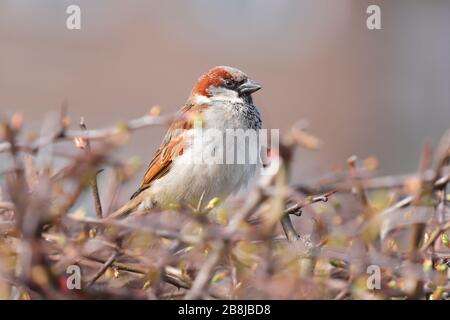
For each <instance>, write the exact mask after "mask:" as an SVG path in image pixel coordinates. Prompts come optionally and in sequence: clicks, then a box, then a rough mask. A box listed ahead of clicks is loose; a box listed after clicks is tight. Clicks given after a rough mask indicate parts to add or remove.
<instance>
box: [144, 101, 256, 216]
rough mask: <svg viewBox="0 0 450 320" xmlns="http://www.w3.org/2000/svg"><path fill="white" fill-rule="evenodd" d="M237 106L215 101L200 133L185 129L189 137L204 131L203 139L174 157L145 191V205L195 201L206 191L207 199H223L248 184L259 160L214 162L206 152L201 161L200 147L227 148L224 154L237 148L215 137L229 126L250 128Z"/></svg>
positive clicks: (205, 113)
mask: <svg viewBox="0 0 450 320" xmlns="http://www.w3.org/2000/svg"><path fill="white" fill-rule="evenodd" d="M242 107H244V106H242ZM238 108H239V106H236V105H235V104H234V105H230V104H229V102H223V103H219V102H215V103H214V110H212V109H211V110H207V111H205V112H204V113H203V116H204V117H203V121H204V124H205V127H204V129H205V130H203V131H202V132H201V133H200V130H195V129H194V130H189V131H188V132H186V134H187V135H188V136H189V137H190V141H193V139H197V138H198V135H199V134H202V135H203V139H201V140H195V141H197V142H198V141H201V144H200V145H196V146H195V147H194V146H193V145H192V144H191V145H189V147H187V148H185V149H184V153H183V155H181V156H180V157H178V158H177V159H176V160H175V161H174V163H173V166H172V167H171V169H170V171H169V172H168V173H167V174H166V175H165V176H163V177H161V178H160V179H158V180H156V181H155V182H154V183H153V184H152V186H151V187H150V188H148V189H147V190H145V191H143V192H145V193H146V195H148V197H146V198H148V202H147V203H144V204H143V207H146V208H148V207H151V206H152V205H153V203H154V202H156V203H158V205H160V206H162V207H164V206H168V205H170V204H173V203H180V202H181V201H186V202H188V203H191V204H196V203H197V202H198V200H199V199H200V197H201V196H202V194H203V193H204V201H205V203H207V201H209V200H210V199H212V198H214V197H219V198H221V199H222V200H224V199H225V198H226V197H228V196H229V195H230V194H231V193H233V192H236V191H238V190H239V189H240V188H241V187H242V186H245V185H246V184H247V182H248V181H249V180H250V179H251V178H252V177H253V175H254V173H255V171H256V169H257V167H258V165H257V164H249V163H247V164H236V163H228V164H227V163H211V161H210V160H211V157H208V156H206V158H205V154H203V157H202V158H203V160H207V161H199V159H200V155H199V151H203V152H204V153H206V154H208V150H216V152H219V153H220V152H224V153H225V155H226V154H229V152H232V151H233V150H231V149H230V148H235V145H234V144H231V145H230V144H225V148H224V147H223V145H220V144H219V143H218V139H213V137H212V136H214V135H216V134H217V132H219V133H220V134H223V133H224V132H225V130H226V129H244V130H247V129H249V121H248V119H245V117H243V116H242V115H243V113H242V112H240V110H239V109H238ZM209 129H216V130H209ZM209 135H211V137H210V136H209ZM219 140H220V139H219ZM235 151H236V150H235ZM244 151H245V150H242V146H241V150H238V151H237V152H244ZM216 159H218V157H217V158H216ZM224 160H226V159H224ZM205 162H206V163H205ZM219 162H224V161H219ZM141 209H143V208H141Z"/></svg>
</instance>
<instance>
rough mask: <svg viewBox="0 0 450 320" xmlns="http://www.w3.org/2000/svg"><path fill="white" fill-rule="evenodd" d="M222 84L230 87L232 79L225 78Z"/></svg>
mask: <svg viewBox="0 0 450 320" xmlns="http://www.w3.org/2000/svg"><path fill="white" fill-rule="evenodd" d="M223 84H224V86H225V87H227V88H232V87H233V81H231V80H230V79H225V80H224V81H223Z"/></svg>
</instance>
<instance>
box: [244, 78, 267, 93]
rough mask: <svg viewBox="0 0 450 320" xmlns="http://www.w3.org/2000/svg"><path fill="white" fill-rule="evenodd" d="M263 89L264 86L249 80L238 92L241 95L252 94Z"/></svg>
mask: <svg viewBox="0 0 450 320" xmlns="http://www.w3.org/2000/svg"><path fill="white" fill-rule="evenodd" d="M261 88H262V86H261V85H260V84H259V83H257V82H256V81H253V80H250V79H249V80H247V81H245V82H244V83H243V84H241V85H240V86H239V88H238V90H239V92H240V93H241V94H251V93H253V92H256V91H258V90H259V89H261Z"/></svg>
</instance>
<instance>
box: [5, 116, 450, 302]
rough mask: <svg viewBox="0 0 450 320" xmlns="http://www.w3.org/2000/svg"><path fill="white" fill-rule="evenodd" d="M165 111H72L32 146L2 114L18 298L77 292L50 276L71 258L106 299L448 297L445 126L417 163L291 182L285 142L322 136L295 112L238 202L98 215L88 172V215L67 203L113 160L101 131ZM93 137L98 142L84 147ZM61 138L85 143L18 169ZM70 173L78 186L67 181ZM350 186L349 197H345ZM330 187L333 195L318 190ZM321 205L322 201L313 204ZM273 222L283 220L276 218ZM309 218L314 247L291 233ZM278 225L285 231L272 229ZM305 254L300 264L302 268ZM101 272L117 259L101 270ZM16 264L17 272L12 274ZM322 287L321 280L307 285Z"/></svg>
mask: <svg viewBox="0 0 450 320" xmlns="http://www.w3.org/2000/svg"><path fill="white" fill-rule="evenodd" d="M171 118H172V117H161V116H156V115H145V116H143V117H141V118H138V119H135V120H132V121H129V122H127V123H124V124H121V125H118V126H112V127H108V128H103V129H97V130H88V129H87V128H86V125H85V123H84V120H82V121H81V123H80V130H70V129H68V124H67V120H66V117H65V115H62V116H61V124H60V128H59V129H58V130H56V131H55V130H54V131H53V132H55V133H53V134H51V135H46V136H43V137H40V138H39V139H37V140H35V141H33V142H31V143H24V142H19V141H17V136H18V134H17V133H18V132H19V130H20V129H21V121H20V117H18V116H16V118H15V119H14V121H11V123H6V124H3V126H5V128H6V130H4V132H7V133H8V135H7V136H6V139H2V140H3V142H1V143H0V153H2V152H3V153H9V156H10V157H11V158H12V159H13V160H14V161H13V166H14V167H13V168H12V170H10V171H8V172H7V173H5V175H4V176H2V177H5V179H7V186H8V188H7V191H8V192H6V193H4V192H0V233H1V235H2V238H1V239H0V284H1V283H2V282H5V283H7V284H8V286H9V288H10V289H11V291H14V290H16V291H17V290H18V292H19V296H21V295H23V296H27V297H28V296H29V297H31V298H56V297H58V298H68V297H70V298H74V297H76V295H74V293H73V292H70V291H69V292H68V291H67V290H64V289H65V288H64V287H61V285H62V284H63V282H61V281H59V280H58V279H60V277H61V276H64V270H65V267H66V266H67V265H69V264H72V263H78V264H79V265H81V266H83V278H84V279H85V280H84V281H83V283H84V285H85V286H84V288H83V290H82V293H83V294H85V295H86V296H85V297H92V298H95V297H98V295H99V294H100V292H103V293H104V294H106V295H107V296H108V297H129V298H145V297H147V298H160V299H164V298H173V297H180V298H184V299H198V298H208V299H209V298H221V299H223V298H277V299H279V298H288V299H299V298H325V299H332V298H338V299H345V298H356V299H361V298H362V299H365V298H373V297H374V296H376V297H378V298H386V299H390V298H402V297H409V298H420V299H427V298H429V299H445V298H447V297H448V294H449V288H450V285H449V279H448V278H446V277H445V276H443V275H444V274H445V271H446V270H447V268H448V267H447V266H448V264H449V259H450V253H449V250H448V249H449V243H448V242H449V240H448V234H447V233H446V232H448V231H449V230H450V221H448V214H447V213H448V206H449V205H448V200H449V195H448V194H447V186H448V183H449V176H450V169H449V156H450V130H449V132H448V133H446V134H445V135H444V137H443V138H442V140H441V143H440V145H439V146H438V148H437V149H436V152H435V153H434V159H433V163H432V164H429V161H428V159H429V158H430V154H431V151H430V150H429V148H424V153H423V156H422V159H421V161H420V166H419V170H418V172H416V173H413V174H408V175H400V176H386V177H375V176H373V171H371V170H372V169H367V168H365V167H363V166H361V165H360V163H359V161H358V160H357V158H356V157H352V158H350V159H349V161H348V165H349V167H348V170H343V171H340V172H334V173H332V174H329V175H326V176H324V177H321V178H319V179H317V180H316V181H314V182H312V183H306V184H302V185H299V184H295V183H293V184H292V186H288V184H289V183H288V182H287V180H288V177H289V171H290V167H291V166H293V165H294V162H293V161H292V158H293V154H294V149H295V148H296V147H297V146H301V147H304V148H306V149H311V150H317V149H319V148H320V146H321V145H322V142H321V141H320V140H319V139H317V138H316V137H314V136H313V135H312V134H310V133H309V132H307V130H306V129H307V127H306V125H305V123H298V124H296V125H295V126H294V127H293V128H292V130H291V131H290V132H289V133H288V135H287V136H286V137H284V139H283V140H282V143H281V146H280V154H279V155H274V156H275V157H274V158H278V159H279V161H272V162H271V163H270V166H277V167H276V170H272V171H271V172H275V173H274V174H272V175H267V176H263V177H262V178H261V180H260V181H259V183H258V185H257V186H256V187H255V188H254V189H253V190H252V191H251V192H250V193H249V194H248V195H247V196H246V198H245V200H244V201H243V202H239V201H240V200H237V201H236V203H235V204H233V203H231V204H230V207H229V208H227V209H222V208H215V207H214V206H212V207H208V205H210V204H206V206H205V208H203V207H204V204H203V203H202V201H200V202H199V204H198V206H197V208H190V207H188V208H184V207H182V208H178V209H173V210H172V209H171V210H165V211H160V210H156V211H155V212H150V213H148V214H147V215H137V216H136V217H133V218H131V219H128V220H113V219H103V218H102V207H101V201H100V196H99V192H98V191H99V190H98V188H99V186H98V182H97V179H96V176H95V179H93V180H92V184H91V189H92V190H91V191H92V196H93V198H94V203H95V214H94V213H90V211H91V210H88V211H89V212H88V213H86V212H84V210H83V209H81V208H74V209H72V207H74V206H75V204H76V203H77V201H78V200H79V198H80V197H81V195H82V194H83V193H84V191H85V187H84V184H83V182H82V181H81V180H82V179H80V172H84V171H85V170H86V168H92V167H94V168H98V167H99V166H101V165H103V164H105V163H106V162H107V161H110V159H109V158H108V155H107V153H106V149H110V148H111V145H108V147H107V148H102V146H104V145H106V143H107V142H108V140H110V138H112V137H113V136H115V135H119V134H121V133H124V132H128V131H134V130H138V129H141V128H145V127H149V126H154V125H163V124H166V123H167V122H168V121H169V120H170V119H171ZM93 140H96V141H97V142H98V145H99V147H98V148H97V147H96V148H95V149H94V148H93V146H91V144H90V142H91V141H93ZM61 141H74V142H75V144H76V145H77V146H78V147H80V148H82V149H84V150H85V151H86V154H85V155H84V156H83V157H77V158H73V159H70V158H69V160H71V163H69V164H68V165H67V166H66V167H64V168H62V170H60V171H59V172H60V173H59V174H55V173H52V172H46V171H43V172H40V171H39V170H38V169H36V168H25V169H27V170H24V168H23V167H24V166H27V165H28V164H27V163H26V162H22V161H21V152H26V153H32V154H33V153H36V152H38V151H39V149H40V148H42V147H44V146H47V145H52V144H55V143H58V142H61ZM113 147H115V146H113ZM91 148H92V149H91ZM93 157H95V159H94V160H93V159H92V158H93ZM117 170H118V172H119V173H120V176H121V178H120V179H118V181H119V182H120V183H123V181H125V180H126V178H127V177H129V176H130V175H132V173H130V170H129V168H118V169H117ZM25 171H27V172H35V174H34V175H32V176H33V177H34V178H33V181H29V180H30V179H31V178H30V176H29V175H27V174H22V172H25ZM55 177H57V178H55ZM21 179H22V181H21ZM94 180H95V181H94ZM68 181H70V182H71V184H74V182H75V186H74V187H72V188H69V187H68V186H67V184H66V182H68ZM378 190H381V191H384V192H385V193H386V195H385V198H384V199H385V200H384V202H383V203H382V205H380V203H377V201H378V202H380V201H379V200H377V197H379V194H377V195H376V196H374V195H375V192H374V191H378ZM0 191H2V190H0ZM109 191H110V190H105V192H109ZM354 191H356V194H357V195H358V201H357V203H354V199H351V200H348V199H346V198H345V196H346V195H345V194H346V193H348V192H354ZM331 196H333V198H332V199H333V201H328V200H329V198H330V197H331ZM349 201H350V202H349ZM319 202H322V203H323V205H322V206H314V205H313V204H315V203H319ZM343 206H346V207H345V209H343ZM206 207H208V209H206ZM306 207H308V208H306ZM319 207H320V208H319ZM422 207H427V208H431V209H432V210H434V212H435V213H436V215H435V217H432V218H431V219H430V220H429V221H428V220H427V221H416V220H412V221H409V220H408V219H410V216H414V212H415V211H414V209H416V208H418V209H420V208H422ZM349 208H350V209H349ZM303 209H304V210H305V212H306V213H304V214H302V210H303ZM306 209H307V210H306ZM405 210H408V211H407V212H406V213H405ZM300 216H301V218H300V219H297V217H300ZM392 216H404V220H405V221H403V222H407V223H404V224H401V225H396V224H392V223H391V222H390V224H389V228H385V227H386V223H387V220H388V219H389V217H392ZM293 218H294V219H293ZM280 220H281V229H280V228H278V227H276V225H275V223H274V222H276V223H277V224H278V221H280ZM255 221H256V222H257V223H255ZM308 221H313V225H314V228H313V231H312V232H313V233H315V235H316V236H317V237H318V238H320V239H322V241H321V242H320V243H319V244H315V245H312V243H310V242H311V241H310V240H309V238H306V235H304V234H301V232H299V231H298V230H300V228H299V226H302V225H300V224H299V222H300V223H302V224H303V223H305V224H307V222H308ZM417 226H420V227H422V226H423V228H424V230H422V229H417V228H416V227H417ZM97 230H102V231H101V232H97ZM281 230H283V232H284V234H285V237H286V238H287V240H289V241H286V238H284V239H283V238H282V235H281V232H282V231H281ZM406 231H412V233H413V237H410V238H411V239H412V240H411V241H412V242H413V246H406V247H408V248H412V250H410V249H407V250H402V249H401V247H402V245H404V244H402V241H404V239H408V237H407V236H405V232H406ZM438 240H441V241H438ZM299 245H300V246H301V245H306V247H307V249H308V248H309V249H311V248H312V249H314V248H319V247H320V250H310V251H309V252H308V254H307V255H306V256H305V255H302V254H299V249H298V248H299ZM308 246H310V247H308ZM16 256H17V257H19V259H16V258H15V257H16ZM305 258H306V259H305ZM429 261H431V264H430V262H429ZM305 263H307V264H308V268H307V269H308V273H306V274H305V273H303V272H302V271H301V269H302V268H303V267H304V264H305ZM369 263H371V264H376V265H379V266H380V267H382V268H383V270H384V273H383V274H385V276H383V277H386V278H383V279H382V282H383V283H382V290H379V291H378V292H373V291H370V290H367V288H365V287H359V286H360V283H365V278H364V277H365V273H364V272H363V271H364V270H363V269H361V265H362V266H364V265H365V264H369ZM8 266H14V268H13V269H11V268H9V267H8ZM399 266H401V267H399ZM358 268H359V269H358ZM399 268H400V269H401V270H400V271H399ZM411 268H412V269H411ZM414 268H419V269H422V268H424V270H427V271H426V275H425V278H424V279H418V280H417V279H415V278H414V279H413V280H414V281H415V282H414V283H415V284H416V288H414V290H412V291H411V290H410V289H408V287H406V286H404V285H403V284H404V283H410V282H411V281H410V280H411V279H412V278H411V277H413V276H415V275H414V273H413V272H409V270H413V269H414ZM427 268H428V269H427ZM110 269H114V270H117V272H114V275H113V277H112V278H111V275H110V273H111V272H109V271H108V270H110ZM16 270H22V271H21V273H19V276H17V274H18V273H17V272H16ZM299 270H300V272H298V271H299ZM355 270H359V271H358V272H355ZM305 275H306V276H305ZM99 279H102V284H101V285H100V283H99V282H100V280H99ZM408 281H409V282H408ZM110 284H111V285H110ZM174 287H175V289H174ZM319 287H320V288H323V289H324V290H321V291H320V290H317V289H314V288H319ZM13 288H14V290H12V289H13ZM136 288H140V289H139V290H137V289H136ZM311 288H312V289H311ZM173 290H177V292H175V293H174V291H173ZM305 291H307V292H309V293H308V295H307V296H305V294H304V292H305ZM137 292H139V293H140V294H137Z"/></svg>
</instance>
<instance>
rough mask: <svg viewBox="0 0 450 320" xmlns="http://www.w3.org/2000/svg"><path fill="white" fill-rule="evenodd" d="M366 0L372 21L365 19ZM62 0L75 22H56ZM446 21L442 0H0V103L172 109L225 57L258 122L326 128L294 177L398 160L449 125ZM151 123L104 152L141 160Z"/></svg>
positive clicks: (32, 109) (36, 111) (9, 106)
mask: <svg viewBox="0 0 450 320" xmlns="http://www.w3.org/2000/svg"><path fill="white" fill-rule="evenodd" d="M369 3H370V4H379V5H380V6H381V9H382V27H383V29H382V30H381V31H369V30H367V28H366V25H365V20H366V13H365V11H366V8H367V6H368V4H369ZM69 4H78V5H80V6H81V8H82V30H81V31H69V30H67V29H66V28H65V19H66V17H67V14H66V13H65V10H66V7H67V6H68V5H69ZM449 31H450V1H444V0H443V1H438V0H435V1H432V0H429V1H413V0H396V1H375V0H374V1H361V0H353V1H351V0H339V1H336V0H328V1H324V0H322V1H318V0H306V1H305V0H303V1H298V0H291V1H289V0H281V1H280V0H278V1H267V0H247V1H241V0H239V1H238V0H234V1H206V0H203V1H200V0H195V1H194V0H191V1H162V0H161V1H137V0H132V1H119V0H95V1H94V0H77V1H75V0H73V1H63V0H60V1H55V0H40V1H24V0H0V110H1V111H0V113H2V114H11V113H12V112H14V111H18V110H20V111H23V112H24V113H25V115H26V121H27V126H28V128H29V129H33V130H37V129H38V128H39V126H40V124H41V122H42V120H43V118H44V116H45V114H46V112H47V111H49V110H55V109H58V108H59V106H60V105H61V103H62V101H64V100H66V101H67V102H68V104H69V112H70V115H71V116H72V117H73V118H74V119H77V118H79V117H80V116H85V118H86V119H87V122H88V125H89V126H90V127H91V128H92V127H100V126H105V125H108V124H112V123H115V122H118V121H119V120H126V119H130V118H134V117H138V116H140V115H142V114H143V113H145V112H147V110H148V109H149V108H150V107H151V106H152V105H154V104H159V105H161V106H162V107H163V110H164V111H165V112H172V111H174V110H176V109H178V108H179V107H180V106H181V105H182V104H183V103H184V101H185V100H186V98H187V95H188V94H189V91H190V89H191V87H192V85H193V83H194V81H195V79H196V78H197V77H198V76H199V75H200V74H201V73H202V72H203V71H205V70H206V69H208V68H210V67H212V66H214V65H222V64H224V65H231V66H235V67H238V68H241V69H243V70H244V71H246V72H247V73H248V74H249V75H250V76H251V77H253V78H254V79H256V80H258V81H259V82H261V83H262V84H263V85H264V89H263V90H261V91H260V92H258V93H257V94H256V96H255V101H256V103H257V105H258V106H259V107H260V109H261V110H262V113H263V115H264V124H265V126H266V127H268V128H281V129H284V130H285V129H287V128H288V127H289V126H290V125H291V124H292V123H294V122H295V121H296V120H298V119H307V120H308V121H309V122H310V125H311V130H312V131H313V132H314V133H316V134H317V135H318V136H320V137H321V138H322V139H323V140H324V141H325V145H324V149H323V151H321V152H318V153H314V152H310V151H303V152H300V153H299V154H298V157H297V162H296V166H295V174H294V178H295V179H296V180H304V179H308V178H313V177H316V176H318V175H320V174H323V173H326V172H327V171H329V170H330V168H332V167H333V166H345V161H346V159H347V157H348V156H350V155H352V154H357V155H360V156H361V157H366V156H368V155H375V156H377V157H378V158H379V159H380V163H381V168H380V169H381V171H380V173H394V172H397V173H405V172H410V171H413V170H415V169H416V167H417V162H418V157H419V153H420V149H421V144H422V143H423V142H425V141H430V142H432V143H433V144H434V145H435V144H436V143H437V139H438V138H439V137H440V135H441V134H442V133H443V132H444V130H445V129H447V128H448V127H450V81H449V75H450V59H449V57H450V36H449V34H450V32H449ZM163 131H164V129H162V128H155V129H146V130H143V131H141V132H139V133H137V134H135V135H134V136H133V139H132V141H131V143H130V145H129V146H128V147H127V148H125V149H124V150H122V151H121V153H120V154H118V155H117V157H119V158H125V157H128V156H131V155H138V156H140V157H141V158H143V159H146V161H147V160H149V158H150V157H151V155H152V154H153V152H154V150H155V148H156V147H157V145H158V144H159V142H160V140H161V137H162V135H163ZM0 159H1V158H0ZM134 184H137V181H136V182H135V183H134Z"/></svg>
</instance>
